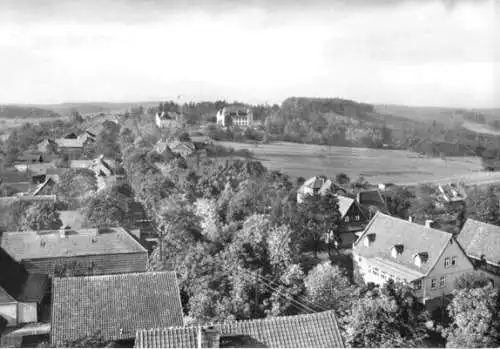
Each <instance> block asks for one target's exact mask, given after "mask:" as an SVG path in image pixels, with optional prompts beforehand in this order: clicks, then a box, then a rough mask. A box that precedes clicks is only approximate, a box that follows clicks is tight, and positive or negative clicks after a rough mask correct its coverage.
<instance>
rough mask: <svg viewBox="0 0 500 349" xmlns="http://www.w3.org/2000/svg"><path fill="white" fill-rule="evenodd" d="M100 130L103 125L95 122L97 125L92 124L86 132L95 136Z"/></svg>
mask: <svg viewBox="0 0 500 349" xmlns="http://www.w3.org/2000/svg"><path fill="white" fill-rule="evenodd" d="M102 130H104V125H103V124H97V125H94V126H90V127H89V128H88V129H87V133H90V134H91V135H93V136H95V137H97V135H99V133H101V131H102Z"/></svg>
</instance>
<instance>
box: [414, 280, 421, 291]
mask: <svg viewBox="0 0 500 349" xmlns="http://www.w3.org/2000/svg"><path fill="white" fill-rule="evenodd" d="M413 288H414V289H415V290H420V289H422V280H417V281H414V282H413Z"/></svg>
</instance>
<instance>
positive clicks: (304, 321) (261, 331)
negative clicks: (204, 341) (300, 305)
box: [135, 311, 344, 348]
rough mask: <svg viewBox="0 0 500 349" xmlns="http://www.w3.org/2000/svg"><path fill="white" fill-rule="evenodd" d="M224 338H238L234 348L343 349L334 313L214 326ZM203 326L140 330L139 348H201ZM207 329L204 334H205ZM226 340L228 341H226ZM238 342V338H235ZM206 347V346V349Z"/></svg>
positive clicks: (136, 342)
mask: <svg viewBox="0 0 500 349" xmlns="http://www.w3.org/2000/svg"><path fill="white" fill-rule="evenodd" d="M212 328H213V330H215V331H216V332H218V334H220V336H221V339H222V340H223V341H224V339H228V337H232V336H238V337H239V338H238V342H239V343H238V345H236V346H234V347H268V348H343V347H344V345H343V341H342V337H341V335H340V331H339V329H338V325H337V319H336V317H335V314H334V312H333V311H325V312H321V313H314V314H307V315H296V316H282V317H275V318H268V319H259V320H246V321H235V322H228V323H223V324H217V325H214V326H213V327H212ZM198 330H199V327H196V326H192V327H180V328H179V327H178V328H163V329H150V330H142V331H138V332H137V335H136V339H135V347H136V348H197V347H198V343H197V337H198ZM204 333H205V330H203V332H202V335H205V334H204ZM224 337H226V338H224ZM235 339H236V338H235ZM205 347H206V346H205Z"/></svg>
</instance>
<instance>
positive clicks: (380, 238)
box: [353, 212, 453, 274]
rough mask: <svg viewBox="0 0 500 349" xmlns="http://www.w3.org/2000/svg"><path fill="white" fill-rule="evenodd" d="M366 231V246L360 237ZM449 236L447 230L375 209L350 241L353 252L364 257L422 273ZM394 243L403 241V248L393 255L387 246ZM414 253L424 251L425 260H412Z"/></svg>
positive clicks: (433, 261)
mask: <svg viewBox="0 0 500 349" xmlns="http://www.w3.org/2000/svg"><path fill="white" fill-rule="evenodd" d="M370 234H373V235H370ZM367 235H370V236H371V237H372V239H373V240H372V242H371V244H370V246H365V244H364V241H363V240H364V238H365V237H367ZM370 236H369V237H367V238H370ZM452 238H453V236H452V234H450V233H447V232H444V231H441V230H437V229H432V228H427V227H425V226H423V225H420V224H416V223H411V222H408V221H406V220H403V219H399V218H395V217H391V216H389V215H386V214H383V213H380V212H377V214H375V216H374V217H373V218H372V220H371V221H370V223H369V224H368V226H367V227H366V229H365V231H364V232H363V234H362V235H361V236H360V237H359V239H358V240H357V241H356V242H355V243H354V245H353V252H356V253H357V254H358V255H360V256H362V257H364V258H368V259H376V258H378V259H380V260H387V261H394V262H395V264H396V265H398V264H399V265H402V266H403V267H405V268H406V269H411V270H413V271H416V272H418V273H421V274H426V273H427V272H429V271H430V269H431V268H432V267H433V266H434V264H435V263H436V262H437V260H438V259H439V256H440V254H441V252H442V251H443V250H444V248H445V247H446V246H447V244H448V243H449V241H450V239H452ZM395 245H403V251H402V253H401V254H400V255H399V256H398V257H396V258H393V257H392V256H391V250H392V248H393V247H394V246H395ZM418 253H427V254H428V257H427V262H426V263H422V265H421V266H420V267H418V266H417V265H415V262H414V258H415V256H416V255H417V254H418Z"/></svg>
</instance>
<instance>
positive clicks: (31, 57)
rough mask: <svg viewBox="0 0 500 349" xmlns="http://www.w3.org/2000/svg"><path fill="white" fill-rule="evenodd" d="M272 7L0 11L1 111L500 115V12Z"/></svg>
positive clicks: (89, 2)
mask: <svg viewBox="0 0 500 349" xmlns="http://www.w3.org/2000/svg"><path fill="white" fill-rule="evenodd" d="M267 2H271V3H272V5H269V4H266V1H264V0H257V1H243V0H241V1H238V0H232V1H228V0H225V1H222V0H219V1H217V0H209V1H201V0H200V1H181V0H173V1H172V0H168V1H167V0H165V1H159V0H158V1H153V0H134V1H132V0H99V1H93V0H69V1H68V0H64V1H55V0H53V1H47V0H0V103H58V102H67V101H139V100H158V99H175V98H176V96H178V95H181V96H182V98H183V100H215V99H222V98H223V99H228V100H241V101H247V102H252V103H256V102H259V103H261V102H266V101H267V102H269V103H274V102H277V103H280V102H281V101H282V100H283V99H284V98H286V97H289V96H310V97H315V96H317V97H343V98H349V99H355V100H359V101H364V102H371V103H390V104H407V105H432V106H454V107H472V108H474V107H476V108H479V107H500V47H499V46H500V34H499V33H500V25H499V24H500V7H499V2H500V0H491V1H488V0H484V1H477V0H476V1H472V0H471V1H456V2H455V3H452V2H450V1H415V2H410V1H395V0H385V1H384V0H371V1H368V0H349V1H347V0H312V1H311V0H309V1H305V0H304V1H297V0H295V1H294V0H278V1H271V0H270V1H267ZM301 3H302V4H301Z"/></svg>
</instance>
